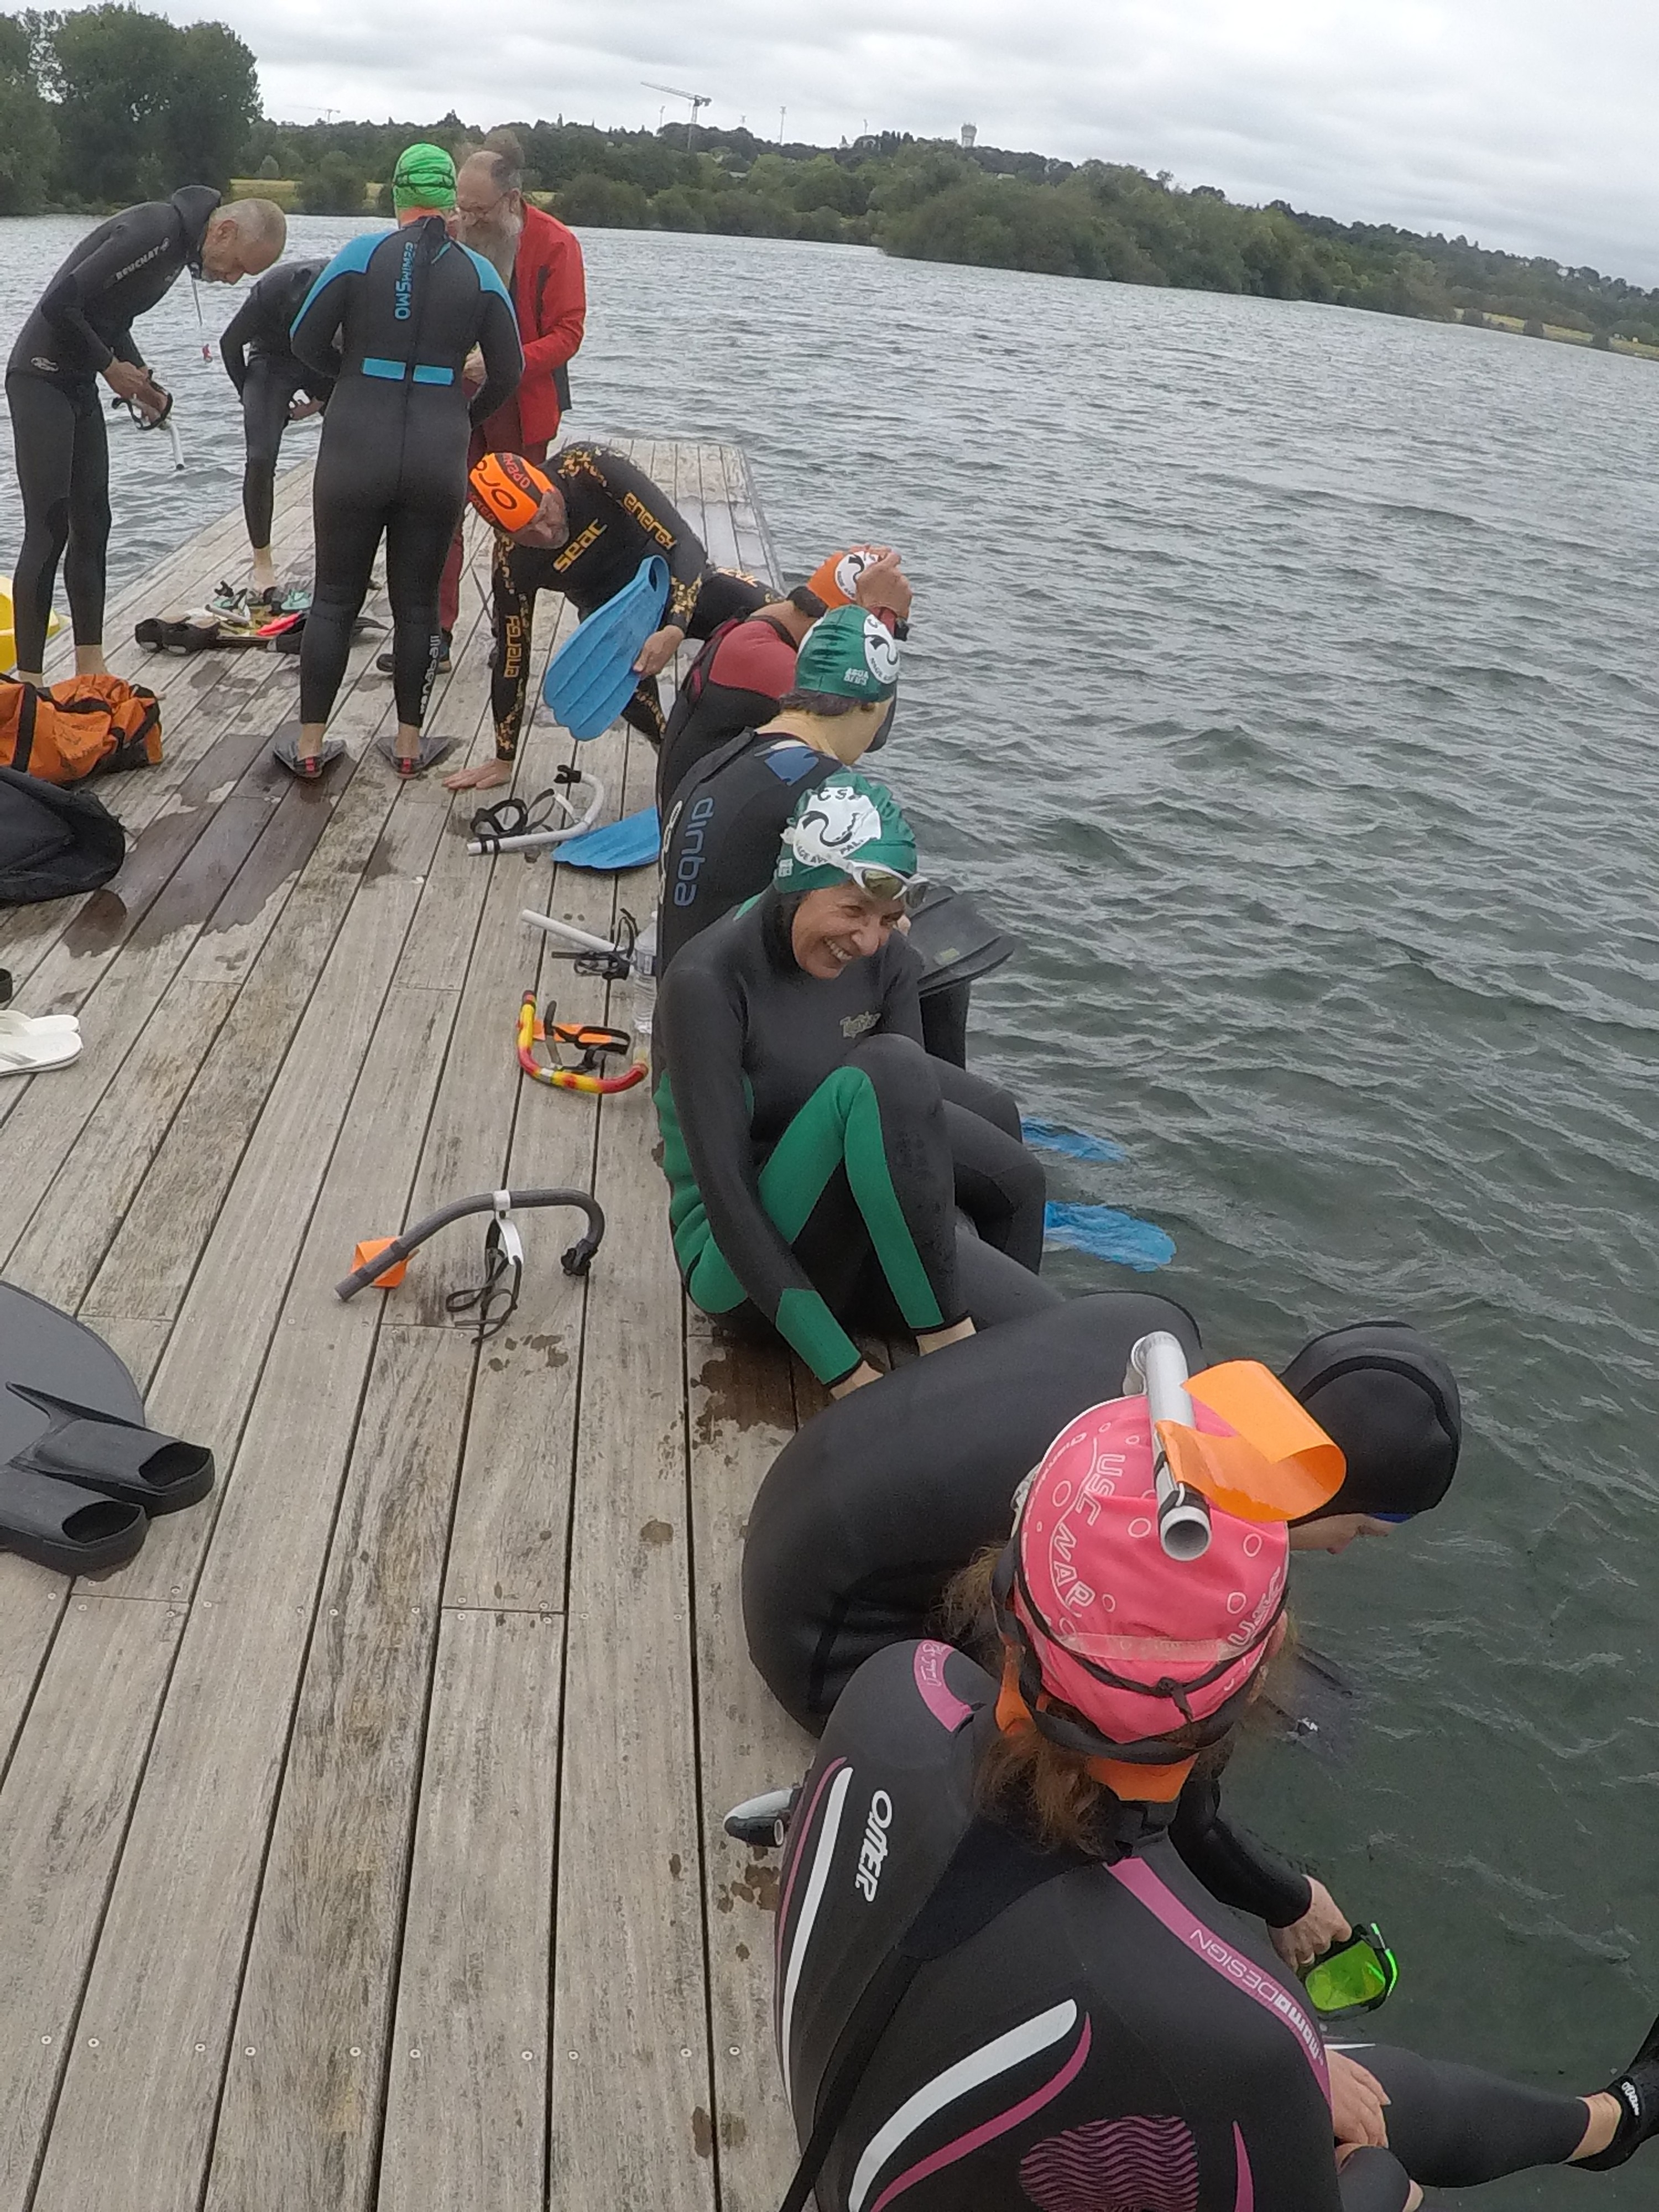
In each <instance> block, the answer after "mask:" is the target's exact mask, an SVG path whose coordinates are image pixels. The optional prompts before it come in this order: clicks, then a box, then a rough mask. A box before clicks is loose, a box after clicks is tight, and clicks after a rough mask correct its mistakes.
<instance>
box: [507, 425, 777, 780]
mask: <svg viewBox="0 0 1659 2212" xmlns="http://www.w3.org/2000/svg"><path fill="white" fill-rule="evenodd" d="M546 473H547V475H549V476H550V477H551V478H552V479H553V481H554V483H556V484H557V486H558V488H559V489H560V490H561V491H562V493H563V495H564V504H565V513H566V515H567V517H568V522H569V535H568V538H566V540H565V542H564V544H562V546H560V547H559V548H558V550H556V551H550V550H544V549H542V548H540V547H537V546H533V545H515V544H513V541H512V539H511V538H503V537H498V538H497V539H496V543H495V562H494V564H493V566H492V568H491V572H490V584H491V589H492V592H493V594H494V600H495V671H494V682H493V683H492V684H491V687H490V703H491V707H492V708H493V710H494V713H495V757H496V758H497V759H498V760H511V759H512V758H513V754H514V752H515V751H516V750H518V743H519V731H520V726H522V724H523V721H524V712H525V708H526V704H527V703H528V701H529V696H530V643H531V630H532V623H533V621H534V617H535V612H536V594H537V593H538V592H563V593H564V595H565V597H566V598H567V599H568V600H569V601H570V603H571V605H573V606H574V608H575V610H576V612H577V614H578V615H579V616H580V617H586V616H588V615H591V614H592V612H593V611H594V609H595V608H596V607H602V606H603V605H605V601H606V600H607V599H615V598H616V596H617V592H620V591H621V590H622V589H623V586H624V585H627V584H631V583H632V582H633V580H634V579H635V576H636V575H637V574H638V573H639V568H640V563H641V562H642V561H645V560H647V559H648V558H649V557H650V556H652V555H653V554H659V555H660V556H661V557H662V558H663V559H664V560H665V561H666V562H667V563H668V574H669V579H670V580H669V586H668V604H667V605H666V606H665V608H664V610H663V617H662V618H663V622H664V623H665V625H666V624H668V623H672V624H674V625H675V626H676V627H677V628H678V629H683V630H684V632H685V634H686V635H687V636H688V637H699V638H705V637H708V636H709V635H711V634H712V633H713V632H714V630H716V629H719V628H720V624H721V623H724V622H729V621H730V620H731V619H732V617H733V616H738V615H747V614H752V613H753V612H754V611H755V609H756V608H757V607H759V606H763V605H765V604H766V602H767V601H768V600H769V599H775V598H776V597H777V593H776V592H772V591H769V590H768V589H767V587H766V586H765V585H764V584H757V582H756V581H755V580H754V578H753V577H752V576H744V575H740V574H738V572H737V571H736V570H734V569H730V568H715V567H714V565H713V564H712V562H710V561H709V558H708V554H707V552H706V551H705V550H703V544H702V539H701V538H699V537H698V536H697V534H696V532H695V531H694V530H693V529H692V527H691V526H690V523H689V522H687V521H686V520H685V518H684V515H682V514H681V513H678V510H677V509H676V508H675V507H673V506H672V504H671V502H670V501H669V500H668V499H667V498H666V497H665V495H664V494H663V493H662V492H661V491H660V490H659V489H658V487H657V486H656V485H655V484H653V483H652V481H651V479H650V477H648V476H647V475H646V473H645V472H644V471H643V470H642V469H638V468H635V465H634V464H633V462H632V461H630V460H629V459H627V457H626V456H625V455H624V454H622V453H612V452H611V450H610V448H609V447H605V446H587V445H580V446H566V447H562V449H561V451H560V452H559V453H556V454H555V455H553V456H552V457H551V458H550V459H549V460H548V462H547V464H546ZM623 720H624V721H625V722H627V723H628V724H629V726H631V727H632V728H634V729H636V730H639V731H641V732H642V733H643V734H644V735H645V736H646V737H647V738H652V739H653V741H655V740H658V739H660V738H661V736H662V733H663V727H664V723H663V712H662V701H661V696H660V695H659V692H658V690H657V679H656V678H655V677H654V676H649V677H646V678H642V679H641V684H640V686H639V689H638V690H637V691H635V694H634V696H633V698H632V699H631V700H630V701H629V704H628V706H627V707H626V708H624V710H623Z"/></svg>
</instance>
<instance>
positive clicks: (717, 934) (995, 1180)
mask: <svg viewBox="0 0 1659 2212" xmlns="http://www.w3.org/2000/svg"><path fill="white" fill-rule="evenodd" d="M923 882H924V879H923V878H921V877H920V876H918V874H917V873H916V848H915V837H914V836H913V835H912V833H911V830H910V827H909V824H908V823H907V822H906V821H905V819H904V817H903V816H902V814H901V813H900V811H899V810H898V808H897V806H896V805H895V803H894V800H893V797H892V794H891V793H890V792H889V791H888V790H887V789H886V788H885V787H884V785H881V784H878V783H872V782H869V781H866V779H865V778H864V777H862V776H860V775H853V774H851V773H850V772H848V771H843V772H842V774H841V775H838V776H836V777H835V778H834V779H832V780H831V781H829V782H828V783H826V784H825V785H823V787H821V788H820V789H818V790H817V791H814V792H811V793H808V794H807V796H806V797H805V799H803V800H802V801H801V802H800V804H799V806H798V808H797V809H796V811H795V813H794V814H793V816H792V817H791V819H790V822H789V824H788V827H787V829H786V830H785V833H784V837H783V842H782V847H781V852H780V854H779V857H778V862H777V872H776V875H775V879H774V882H773V884H771V886H770V887H769V889H768V890H766V892H765V893H764V894H763V896H761V897H760V898H758V899H757V900H755V901H754V902H752V903H751V904H750V905H749V906H747V907H745V908H742V909H740V910H739V911H738V912H737V913H735V914H732V915H727V916H726V920H725V921H719V922H716V923H715V924H714V927H713V928H712V929H707V930H705V931H704V932H703V933H702V935H701V936H700V937H699V938H698V939H696V942H695V943H694V944H692V945H688V946H687V947H686V948H685V949H684V951H682V952H681V953H680V954H679V955H678V957H677V958H676V959H675V961H674V962H673V963H672V964H671V966H670V967H669V969H667V971H666V973H665V975H664V977H663V980H662V981H661V983H660V985H659V991H658V1000H657V1019H656V1024H655V1030H654V1036H655V1041H656V1046H657V1052H656V1070H655V1082H654V1086H653V1087H654V1093H655V1098H656V1105H657V1113H658V1117H659V1121H660V1124H661V1127H662V1133H663V1170H664V1173H665V1175H666V1176H667V1178H668V1183H669V1220H670V1225H671V1230H672V1232H673V1240H674V1252H675V1256H676V1258H677V1260H678V1262H679V1267H680V1272H681V1273H682V1275H683V1277H684V1281H685V1286H686V1289H687V1291H688V1292H689V1293H690V1297H691V1298H692V1300H693V1301H694V1303H695V1304H697V1305H698V1306H700V1307H701V1308H702V1310H703V1311H704V1312H705V1313H709V1314H728V1315H729V1314H734V1313H737V1312H738V1311H739V1310H743V1311H745V1312H747V1313H749V1314H751V1315H757V1316H759V1317H760V1318H761V1319H762V1320H763V1321H764V1322H769V1323H770V1325H771V1326H772V1327H773V1328H775V1329H776V1330H777V1331H778V1333H779V1334H781V1336H783V1337H784V1338H785V1339H786V1340H787V1342H788V1343H789V1344H790V1345H791V1346H793V1348H794V1350H795V1351H796V1352H799V1355H800V1357H801V1358H803V1359H804V1360H805V1362H806V1363H807V1364H808V1365H809V1366H810V1367H811V1370H812V1371H813V1373H814V1374H815V1375H816V1376H817V1377H818V1379H819V1381H820V1382H822V1383H825V1384H826V1385H828V1387H829V1389H831V1390H832V1391H833V1392H835V1393H836V1395H840V1394H842V1393H843V1392H845V1391H848V1390H850V1389H856V1388H858V1387H859V1386H860V1385H861V1384H864V1383H871V1382H873V1381H875V1379H876V1371H875V1370H874V1369H873V1368H872V1367H871V1366H869V1365H868V1364H866V1362H865V1361H864V1359H863V1358H861V1357H860V1353H859V1351H858V1348H857V1346H855V1345H854V1342H853V1340H852V1338H851V1336H850V1335H849V1334H848V1326H849V1324H850V1325H852V1326H862V1327H867V1328H890V1327H892V1326H899V1327H902V1328H906V1329H908V1330H909V1331H910V1332H911V1333H912V1334H914V1335H915V1338H916V1340H917V1342H918V1343H919V1345H920V1346H921V1349H922V1350H923V1351H924V1352H933V1351H937V1350H938V1349H939V1347H940V1346H943V1345H946V1344H951V1343H953V1342H955V1341H956V1340H957V1339H958V1338H960V1337H963V1336H966V1335H969V1334H972V1331H973V1328H974V1321H973V1318H972V1317H971V1316H972V1315H973V1314H974V1311H975V1306H976V1304H977V1303H978V1293H977V1291H975V1290H973V1289H972V1288H971V1287H970V1286H969V1284H968V1283H967V1282H965V1279H964V1268H963V1260H962V1257H961V1256H960V1255H959V1249H958V1234H957V1218H956V1209H957V1204H958V1203H960V1204H961V1205H962V1206H963V1209H964V1210H965V1211H966V1212H968V1213H969V1215H970V1217H971V1218H972V1219H973V1222H974V1225H975V1228H976V1229H977V1230H978V1231H979V1233H980V1236H981V1237H983V1238H984V1239H985V1240H986V1243H987V1244H988V1245H989V1246H991V1247H993V1248H994V1250H992V1251H991V1252H990V1253H988V1254H987V1255H986V1256H987V1259H988V1260H990V1261H992V1262H993V1263H994V1264H993V1265H992V1266H991V1267H989V1268H988V1270H987V1273H988V1274H989V1275H990V1276H991V1277H993V1278H995V1277H999V1276H1000V1275H1001V1274H1003V1273H1005V1272H1006V1275H1007V1276H1008V1277H1009V1278H1011V1279H1013V1280H1012V1282H1011V1284H1010V1285H1009V1287H1008V1291H1007V1295H1008V1297H1009V1299H1010V1301H1011V1303H1017V1301H1018V1296H1019V1294H1020V1293H1021V1292H1022V1291H1024V1292H1026V1293H1028V1294H1035V1295H1036V1298H1037V1299H1039V1300H1041V1301H1042V1302H1047V1301H1048V1299H1049V1297H1050V1294H1049V1293H1048V1291H1046V1290H1045V1289H1044V1288H1043V1286H1042V1285H1041V1284H1040V1283H1039V1282H1037V1280H1036V1269H1037V1267H1038V1265H1039V1264H1040V1261H1041V1257H1042V1170H1041V1168H1040V1167H1039V1166H1038V1165H1037V1164H1036V1162H1035V1161H1034V1160H1033V1159H1032V1158H1031V1157H1030V1154H1029V1153H1027V1152H1025V1151H1024V1147H1023V1146H1021V1144H1020V1142H1019V1137H1018V1127H1019V1122H1018V1111H1017V1109H1015V1107H1014V1105H1013V1102H1012V1099H1010V1098H1009V1097H1007V1095H1006V1093H1005V1092H1001V1091H997V1090H996V1089H995V1088H994V1085H990V1084H987V1083H983V1082H981V1081H980V1080H979V1079H976V1078H975V1077H973V1076H969V1075H965V1074H964V1073H963V1072H962V1071H961V1070H959V1069H955V1068H949V1067H944V1066H940V1064H939V1063H938V1062H937V1061H934V1060H929V1059H928V1057H927V1054H926V1053H925V1052H924V1050H923V1049H922V1045H921V1014H920V1012H919V1009H918V1006H917V999H916V978H917V975H918V974H919V972H920V969H921V963H920V961H919V960H918V959H917V957H916V956H915V953H913V952H912V951H910V949H909V947H908V945H907V944H906V943H905V941H904V937H903V934H902V932H901V931H900V930H898V929H897V927H896V924H897V923H898V922H899V921H900V920H901V919H902V916H903V915H904V912H905V908H906V905H907V903H908V902H910V901H912V900H913V899H915V897H916V896H918V895H919V893H920V891H921V887H922V884H923ZM963 1242H964V1243H966V1244H967V1245H969V1246H972V1245H973V1244H974V1243H975V1240H974V1239H973V1237H971V1236H967V1237H964V1239H963ZM1000 1295H1001V1292H1000V1288H999V1287H998V1286H997V1285H995V1284H994V1285H993V1287H992V1289H991V1291H989V1292H987V1297H999V1296H1000ZM1027 1302H1028V1303H1030V1297H1029V1295H1028V1298H1027ZM997 1317H1000V1315H999V1314H998V1313H996V1312H994V1311H993V1310H990V1309H989V1307H988V1306H987V1310H985V1311H983V1313H982V1314H981V1318H984V1319H987V1320H988V1319H991V1318H997Z"/></svg>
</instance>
